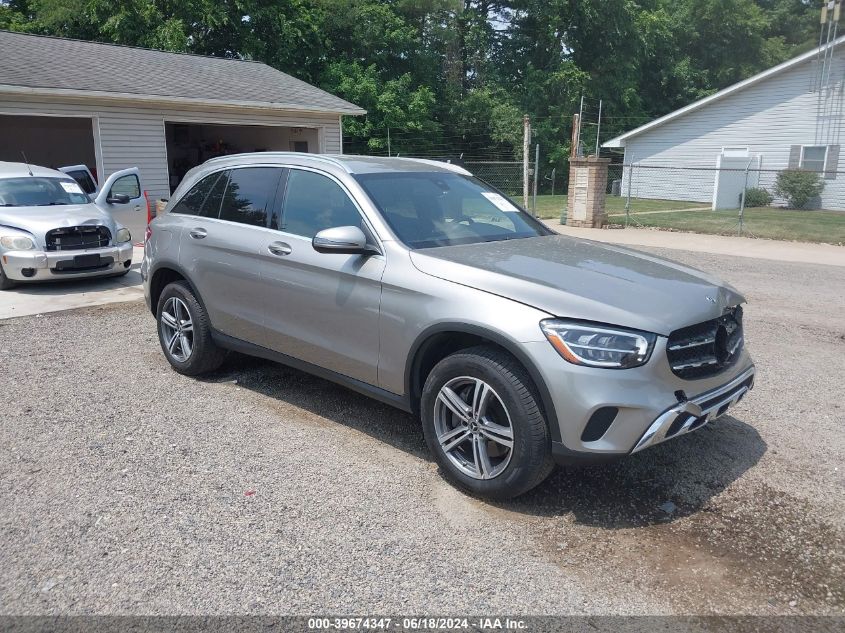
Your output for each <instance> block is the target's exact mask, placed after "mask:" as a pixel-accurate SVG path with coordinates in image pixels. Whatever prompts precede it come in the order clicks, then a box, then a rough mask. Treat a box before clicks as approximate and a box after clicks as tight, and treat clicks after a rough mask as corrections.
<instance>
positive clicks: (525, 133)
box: [522, 114, 531, 209]
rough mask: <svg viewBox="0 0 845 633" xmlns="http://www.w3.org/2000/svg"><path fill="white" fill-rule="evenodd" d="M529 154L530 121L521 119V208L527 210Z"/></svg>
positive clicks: (525, 118)
mask: <svg viewBox="0 0 845 633" xmlns="http://www.w3.org/2000/svg"><path fill="white" fill-rule="evenodd" d="M529 152H531V120H530V119H529V118H528V115H527V114H526V115H525V116H523V117H522V208H523V209H527V208H528V163H529V157H528V154H529Z"/></svg>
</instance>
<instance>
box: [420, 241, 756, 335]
mask: <svg viewBox="0 0 845 633" xmlns="http://www.w3.org/2000/svg"><path fill="white" fill-rule="evenodd" d="M411 261H412V262H413V264H414V266H416V267H417V268H418V269H419V270H420V271H422V272H424V273H426V274H429V275H432V276H434V277H439V278H441V279H446V280H449V281H453V282H455V283H459V284H462V285H465V286H469V287H471V288H476V289H478V290H483V291H485V292H490V293H493V294H496V295H500V296H503V297H507V298H508V299H513V300H514V301H519V302H520V303H524V304H526V305H530V306H533V307H535V308H538V309H540V310H543V311H544V312H548V313H549V314H551V315H554V316H559V317H566V318H570V319H581V320H586V321H597V322H600V323H606V324H611V325H620V326H627V327H631V328H636V329H640V330H645V331H648V332H654V333H656V334H663V335H668V334H670V333H671V332H672V331H674V330H677V329H678V328H681V327H684V326H687V325H692V324H694V323H700V322H702V321H707V320H709V319H713V318H716V317H718V316H720V315H721V314H722V313H723V310H724V309H725V308H726V307H729V306H734V305H736V304H738V303H742V302H744V301H745V299H744V298H743V297H742V295H740V294H739V293H738V292H737V291H736V290H735V289H734V288H732V287H731V286H730V285H728V284H726V283H725V282H723V281H721V280H719V279H717V278H715V277H712V276H710V275H708V274H706V273H703V272H701V271H698V270H695V269H694V268H689V267H687V266H684V265H682V264H678V263H675V262H672V261H669V260H666V259H662V258H660V257H654V256H652V255H648V254H646V253H640V252H638V251H634V250H630V249H627V248H621V247H618V246H614V245H610V244H603V243H600V242H593V241H590V240H582V239H578V238H573V237H568V236H564V235H554V236H551V235H550V236H544V237H533V238H527V239H516V240H507V241H501V242H485V243H481V244H469V245H465V246H444V247H439V248H429V249H423V250H417V251H412V252H411Z"/></svg>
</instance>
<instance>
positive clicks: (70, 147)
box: [0, 114, 97, 177]
mask: <svg viewBox="0 0 845 633" xmlns="http://www.w3.org/2000/svg"><path fill="white" fill-rule="evenodd" d="M0 139H3V142H2V143H0V160H2V161H10V162H15V163H19V162H21V161H23V154H26V159H27V161H29V162H30V163H32V164H33V165H40V166H41V167H52V168H54V169H55V168H56V167H65V166H68V165H87V166H88V169H90V170H91V173H92V174H94V177H96V176H97V159H96V157H95V156H96V155H95V153H94V128H93V121H92V120H91V118H89V117H56V116H19V115H11V114H0Z"/></svg>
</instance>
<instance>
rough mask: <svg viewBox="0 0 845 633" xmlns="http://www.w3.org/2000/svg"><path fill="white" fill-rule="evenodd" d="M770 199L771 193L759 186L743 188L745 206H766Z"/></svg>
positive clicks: (770, 201) (770, 202)
mask: <svg viewBox="0 0 845 633" xmlns="http://www.w3.org/2000/svg"><path fill="white" fill-rule="evenodd" d="M772 200H774V198H772V194H770V193H769V192H768V191H766V190H765V189H763V188H761V187H749V188H748V189H746V190H745V206H746V207H768V206H769V205H770V204H772Z"/></svg>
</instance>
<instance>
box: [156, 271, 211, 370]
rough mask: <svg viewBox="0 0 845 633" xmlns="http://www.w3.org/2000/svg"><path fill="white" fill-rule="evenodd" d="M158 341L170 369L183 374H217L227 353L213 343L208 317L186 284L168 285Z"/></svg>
mask: <svg viewBox="0 0 845 633" xmlns="http://www.w3.org/2000/svg"><path fill="white" fill-rule="evenodd" d="M156 322H157V324H158V340H159V342H160V343H161V349H162V351H163V352H164V356H165V357H166V358H167V360H168V362H169V363H170V365H171V366H172V367H173V369H175V370H176V371H178V372H179V373H180V374H185V375H187V376H198V375H199V374H204V373H206V372H209V371H214V370H215V369H217V368H218V367H220V365H221V364H222V363H223V360H224V359H225V358H226V352H225V351H224V350H222V349H220V348H219V347H217V345H215V344H214V341H213V340H212V339H211V327H210V323H209V320H208V313H207V312H206V311H205V308H204V307H203V306H202V304H201V303H200V302H199V301H198V300H197V298H196V297H195V296H194V293H193V291H192V290H191V287H190V286H189V285H188V284H187V282H184V281H174V282H173V283H171V284H168V285H167V286H166V287H165V288H164V290H163V291H162V293H161V296H160V297H159V300H158V306H157V308H156Z"/></svg>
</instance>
